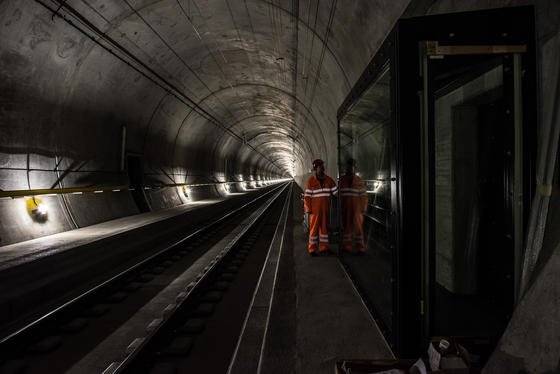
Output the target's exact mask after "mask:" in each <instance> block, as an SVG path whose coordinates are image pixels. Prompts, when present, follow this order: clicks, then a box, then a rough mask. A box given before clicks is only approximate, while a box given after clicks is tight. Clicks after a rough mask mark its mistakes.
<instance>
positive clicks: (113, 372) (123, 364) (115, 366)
mask: <svg viewBox="0 0 560 374" xmlns="http://www.w3.org/2000/svg"><path fill="white" fill-rule="evenodd" d="M290 185H291V182H290V183H285V184H284V185H283V186H281V187H279V188H277V189H276V190H278V189H281V190H280V191H279V192H278V193H277V194H276V196H274V197H272V198H271V199H270V200H269V201H268V202H267V203H266V205H265V206H264V207H262V208H261V211H260V213H258V214H256V215H255V217H254V218H253V219H252V220H251V222H250V223H249V224H247V225H246V226H245V227H244V228H243V229H242V230H241V231H240V232H239V233H238V234H237V235H236V236H235V237H234V238H233V239H232V240H231V241H230V242H229V243H228V244H227V245H226V246H225V247H224V249H222V250H221V251H220V253H219V255H218V256H219V259H214V260H212V261H210V263H209V264H208V265H207V266H206V268H205V272H204V273H203V274H202V276H201V277H199V278H198V279H197V280H196V281H195V282H194V284H192V286H190V287H188V289H187V290H186V294H185V295H184V297H182V298H181V300H178V301H177V304H176V306H175V309H174V310H177V309H179V308H180V307H181V306H182V305H183V304H184V303H186V302H188V301H189V300H190V296H192V295H193V294H194V293H196V292H197V291H198V289H199V288H200V287H201V286H200V285H201V284H203V283H204V282H205V280H206V279H208V277H209V276H210V274H212V271H213V270H214V269H216V268H217V267H218V266H220V264H221V262H222V261H223V260H224V258H225V257H226V255H227V254H228V253H229V251H230V250H232V248H234V247H235V246H236V245H237V244H238V243H239V242H240V241H241V239H242V238H243V237H245V235H246V234H247V232H248V231H250V230H251V229H253V228H254V227H255V225H256V224H257V223H259V222H260V220H261V218H262V216H263V215H264V214H265V213H266V212H267V211H268V210H269V208H270V206H271V205H272V204H273V203H274V202H275V201H276V200H277V199H278V198H279V197H280V195H281V194H282V193H283V192H284V190H286V189H287V188H288V186H290ZM276 190H275V191H276ZM288 198H289V195H288ZM172 316H173V313H170V314H167V315H164V316H163V317H162V318H163V320H162V321H161V322H160V323H159V324H158V326H157V327H155V328H154V329H153V330H151V331H150V332H148V333H147V335H146V336H145V337H143V338H139V340H138V343H137V344H136V345H135V346H134V347H132V348H131V347H129V348H131V349H128V350H127V352H126V357H125V358H124V359H123V360H122V361H120V362H113V363H111V364H110V365H109V366H108V367H107V369H105V371H103V374H117V373H124V372H126V370H127V369H128V367H129V365H131V364H132V363H133V362H134V360H135V359H136V358H137V357H139V355H140V354H141V352H142V350H143V349H144V348H145V347H146V345H147V344H148V343H149V342H150V339H151V338H153V337H154V336H155V335H156V334H157V333H158V332H159V331H160V330H161V329H162V328H163V327H164V326H165V324H166V322H167V321H169V320H170V319H171V317H172Z"/></svg>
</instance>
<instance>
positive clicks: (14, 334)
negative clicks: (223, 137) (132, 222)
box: [0, 183, 288, 348]
mask: <svg viewBox="0 0 560 374" xmlns="http://www.w3.org/2000/svg"><path fill="white" fill-rule="evenodd" d="M287 185H288V184H287V183H285V184H282V185H280V186H278V187H275V188H273V189H272V190H270V191H268V192H266V193H264V194H263V195H261V196H259V197H257V198H255V199H253V200H251V201H250V202H248V203H246V204H244V205H242V206H241V207H239V208H236V209H235V210H233V211H231V212H229V213H227V214H225V215H223V216H222V217H221V218H219V219H217V220H215V221H213V222H212V223H210V224H208V225H206V226H204V227H202V228H200V229H197V230H195V231H194V232H192V233H190V234H189V235H187V236H185V237H184V238H182V239H179V240H177V241H176V242H174V243H172V244H170V245H168V246H167V247H165V248H164V249H162V250H160V251H158V252H157V253H155V254H153V255H151V256H149V257H147V258H145V259H143V260H142V261H140V262H138V263H136V264H135V265H132V266H131V267H129V268H128V269H125V270H123V271H121V272H119V273H118V274H116V275H114V276H112V277H111V278H109V279H107V280H105V281H103V282H101V283H99V284H97V285H96V286H94V287H92V288H90V289H89V290H87V291H85V292H83V293H81V294H80V295H78V296H76V297H74V298H72V299H71V300H69V301H67V302H65V303H63V304H62V305H59V306H58V307H56V308H54V309H53V310H51V311H49V312H47V313H45V314H43V315H42V316H40V317H38V318H36V319H35V320H34V321H32V322H30V323H28V324H26V325H25V326H23V327H21V328H19V329H18V330H16V331H14V332H12V333H10V334H8V335H7V336H4V337H3V338H2V339H1V340H0V348H1V347H2V346H3V345H6V344H8V343H10V341H12V340H14V339H16V338H18V337H21V336H22V335H23V334H24V333H26V332H28V331H30V330H31V329H32V328H34V327H37V326H38V325H39V324H40V323H42V322H45V321H47V320H48V319H49V318H52V317H54V316H55V315H57V314H58V313H60V312H62V311H63V310H65V309H67V308H68V307H70V306H72V305H74V304H76V303H77V302H78V301H82V300H84V299H85V298H86V297H89V296H92V295H94V294H95V293H96V292H98V291H100V290H102V289H103V288H105V287H106V286H108V285H110V284H112V283H114V282H116V281H117V280H120V279H122V278H124V277H126V276H127V275H129V274H130V273H132V272H134V271H135V270H137V269H139V268H141V267H143V266H145V265H147V264H148V263H149V262H151V261H153V260H155V259H156V258H158V257H160V256H162V255H163V254H165V253H167V252H169V251H171V250H173V249H174V248H175V247H177V246H179V245H181V244H183V243H184V242H186V241H187V240H190V239H192V238H193V237H196V236H198V235H199V234H201V233H203V232H205V231H208V230H210V229H211V228H213V227H214V226H216V225H218V224H219V223H221V222H223V221H224V220H226V219H228V218H229V217H231V216H232V215H234V214H236V213H238V212H239V211H241V210H242V209H245V208H247V207H248V206H249V205H252V204H254V203H256V202H257V201H259V200H261V199H264V198H265V197H266V196H269V195H270V194H272V193H274V192H276V191H278V190H279V189H283V188H285V187H286V186H287Z"/></svg>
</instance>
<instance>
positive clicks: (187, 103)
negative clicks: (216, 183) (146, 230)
mask: <svg viewBox="0 0 560 374" xmlns="http://www.w3.org/2000/svg"><path fill="white" fill-rule="evenodd" d="M407 4H408V1H407V0H401V1H390V2H389V1H383V0H377V1H371V0H363V1H351V2H349V1H344V2H343V1H337V0H331V1H323V2H320V1H319V0H309V1H304V0H290V1H287V0H285V1H281V0H277V1H272V0H271V1H266V0H208V1H203V0H160V1H140V0H119V1H114V0H112V1H108V0H69V1H58V0H23V1H15V0H7V1H3V2H1V3H0V15H1V19H2V20H3V21H4V22H3V23H2V25H1V26H0V30H1V33H0V34H1V35H2V36H1V37H0V38H1V40H2V55H1V58H0V63H1V73H2V75H3V78H4V79H3V81H4V85H6V87H9V88H7V89H8V90H9V95H8V96H9V99H8V101H9V103H8V104H9V105H10V110H8V111H4V115H3V118H2V120H3V121H4V122H5V123H14V124H15V125H14V127H15V128H13V129H11V130H7V129H5V128H4V127H5V126H3V129H2V132H3V134H2V138H1V141H2V144H1V146H2V148H4V150H2V152H5V151H6V150H7V151H6V152H5V153H10V154H15V153H18V151H17V149H19V148H21V149H25V150H26V152H27V151H29V149H34V150H35V152H36V153H37V154H42V155H44V156H46V157H48V156H53V154H54V155H55V156H57V155H58V156H60V157H62V156H63V157H66V158H71V159H73V160H87V162H89V164H90V165H91V167H92V168H93V169H96V170H113V169H115V168H116V163H115V159H116V158H117V157H116V156H115V155H116V154H118V152H119V150H118V149H119V146H120V141H121V140H120V136H121V128H122V126H126V149H127V151H128V152H131V153H135V154H141V155H143V156H144V157H145V159H146V164H147V165H148V168H149V169H150V170H155V171H157V170H164V169H168V170H169V169H173V170H179V169H181V170H186V171H187V173H190V174H216V173H221V174H228V173H230V174H231V171H228V170H229V169H228V166H224V165H226V164H227V163H229V164H230V165H231V164H232V163H233V164H235V165H236V166H235V174H241V175H247V174H263V175H278V176H282V175H284V176H285V175H292V176H294V175H303V174H305V173H306V172H307V171H308V169H309V164H310V162H311V160H312V159H314V158H317V157H321V158H324V159H325V160H326V161H327V171H329V172H330V173H333V174H334V173H335V162H336V157H337V156H336V152H335V151H334V150H336V110H337V108H338V106H339V105H340V103H341V102H342V100H343V99H344V97H345V96H346V95H347V93H348V91H349V90H350V88H351V86H352V85H353V84H354V82H355V81H356V79H357V78H358V77H359V75H360V74H361V72H362V70H363V68H364V67H365V66H366V64H367V63H368V61H369V59H370V57H371V56H372V55H373V53H374V52H375V50H376V48H377V47H378V45H379V44H380V43H381V41H382V40H383V39H384V37H385V35H386V33H387V32H388V31H389V30H390V28H391V26H392V24H393V23H394V22H395V20H396V19H397V18H398V17H399V15H400V14H401V13H402V11H403V10H404V8H405V7H406V5H407ZM30 107H33V109H34V110H33V112H31V111H30V110H28V109H29V108H30ZM22 134H26V135H25V136H23V137H22ZM92 141H93V143H94V144H93V145H92ZM18 147H19V148H18ZM100 149H103V152H100ZM156 174H157V172H156ZM171 175H174V172H171ZM226 177H227V176H226Z"/></svg>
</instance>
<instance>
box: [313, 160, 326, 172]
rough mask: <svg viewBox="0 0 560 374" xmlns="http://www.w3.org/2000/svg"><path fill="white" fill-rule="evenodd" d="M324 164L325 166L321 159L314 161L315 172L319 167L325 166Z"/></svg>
mask: <svg viewBox="0 0 560 374" xmlns="http://www.w3.org/2000/svg"><path fill="white" fill-rule="evenodd" d="M323 164H324V162H323V160H321V159H320V158H318V159H316V160H315V161H313V170H315V169H316V168H317V166H319V165H323Z"/></svg>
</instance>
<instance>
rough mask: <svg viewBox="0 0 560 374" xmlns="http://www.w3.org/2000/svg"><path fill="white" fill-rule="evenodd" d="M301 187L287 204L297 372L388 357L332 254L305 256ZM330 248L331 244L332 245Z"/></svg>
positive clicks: (367, 315) (320, 371) (379, 333)
mask: <svg viewBox="0 0 560 374" xmlns="http://www.w3.org/2000/svg"><path fill="white" fill-rule="evenodd" d="M301 192H302V191H301V189H299V188H294V199H293V207H292V224H293V226H292V227H293V238H292V240H293V247H292V248H289V250H291V251H292V253H293V258H294V264H295V267H294V269H295V283H296V289H295V293H296V300H297V301H296V347H297V359H296V373H327V372H330V371H332V370H333V368H334V364H335V362H336V360H338V359H341V358H345V359H359V358H368V359H384V358H385V359H388V358H393V357H394V356H393V353H392V352H391V350H390V348H389V346H388V345H387V343H386V341H385V339H384V338H383V336H382V334H381V332H380V330H379V328H378V326H377V325H376V323H375V322H374V321H373V319H372V318H371V316H370V314H369V312H368V311H367V310H366V308H365V306H364V304H363V303H362V301H361V298H360V297H359V295H358V293H357V292H356V291H355V289H354V288H353V286H352V283H351V281H350V279H349V278H348V277H347V276H346V273H345V272H344V270H343V268H342V266H341V264H340V263H339V260H338V259H337V257H336V256H331V257H310V256H309V255H308V254H307V242H308V238H307V233H305V232H304V230H303V225H302V212H303V207H302V204H303V203H302V201H301V199H300V198H299V196H300V194H301ZM331 247H332V248H331V250H332V251H335V250H336V248H335V245H334V244H331Z"/></svg>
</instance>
